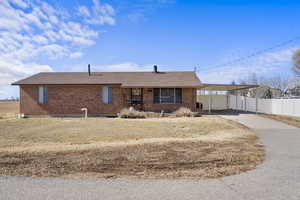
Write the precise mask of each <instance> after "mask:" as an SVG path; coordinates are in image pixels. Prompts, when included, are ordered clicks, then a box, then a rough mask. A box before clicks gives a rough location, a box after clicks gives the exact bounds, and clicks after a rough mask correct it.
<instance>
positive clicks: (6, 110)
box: [0, 101, 19, 119]
mask: <svg viewBox="0 0 300 200" xmlns="http://www.w3.org/2000/svg"><path fill="white" fill-rule="evenodd" d="M18 112H19V102H18V101H0V119H7V118H14V117H15V116H16V114H17V113H18Z"/></svg>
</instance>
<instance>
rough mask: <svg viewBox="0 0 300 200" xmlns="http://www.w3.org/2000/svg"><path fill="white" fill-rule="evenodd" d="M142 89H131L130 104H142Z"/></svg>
mask: <svg viewBox="0 0 300 200" xmlns="http://www.w3.org/2000/svg"><path fill="white" fill-rule="evenodd" d="M142 96H143V95H142V88H132V89H131V103H132V104H141V103H142Z"/></svg>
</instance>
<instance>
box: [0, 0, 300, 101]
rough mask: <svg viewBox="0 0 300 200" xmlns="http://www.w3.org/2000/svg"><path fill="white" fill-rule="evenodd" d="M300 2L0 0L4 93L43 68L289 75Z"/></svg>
mask: <svg viewBox="0 0 300 200" xmlns="http://www.w3.org/2000/svg"><path fill="white" fill-rule="evenodd" d="M299 11H300V1H289V0H273V1H271V0H269V1H267V0H265V1H264V0H261V1H256V0H252V1H237V0H226V1H225V0H219V1H216V0H215V1H213V0H210V1H209V0H201V1H200V0H198V1H192V0H190V1H189V0H184V1H183V0H122V1H120V0H102V1H101V0H72V1H63V0H45V1H42V0H1V2H0V98H6V97H10V96H18V88H17V87H12V86H10V85H9V84H10V83H11V82H13V81H15V80H19V79H21V78H24V77H27V76H29V75H32V74H34V73H38V72H40V71H86V69H87V64H89V63H90V64H91V65H92V69H93V70H94V71H145V70H151V69H152V66H153V65H154V64H156V65H158V66H159V69H160V70H168V71H170V70H177V71H180V70H185V71H186V70H188V71H192V70H193V69H194V67H197V70H198V75H199V78H200V79H201V80H202V81H204V82H209V83H229V82H231V81H232V80H236V81H239V80H241V79H245V78H247V77H248V76H250V75H251V74H252V73H256V74H257V75H258V76H273V75H277V74H280V75H282V76H291V74H292V73H291V65H292V64H291V57H292V55H293V52H294V51H295V50H296V49H297V48H298V47H300V39H299V40H296V41H294V42H292V43H289V44H287V45H284V46H281V47H279V48H275V49H273V50H272V51H268V52H266V53H263V54H261V55H259V56H256V57H253V58H251V59H246V60H243V61H241V62H234V63H231V64H228V65H222V64H223V63H227V62H229V61H232V60H235V59H237V58H240V57H243V56H247V55H249V54H251V53H253V52H256V51H258V50H261V49H265V48H268V47H271V46H274V45H276V44H278V43H281V42H284V41H287V40H289V39H292V38H295V37H297V36H300V29H299V27H300V26H299V25H300V24H299V19H300V12H299Z"/></svg>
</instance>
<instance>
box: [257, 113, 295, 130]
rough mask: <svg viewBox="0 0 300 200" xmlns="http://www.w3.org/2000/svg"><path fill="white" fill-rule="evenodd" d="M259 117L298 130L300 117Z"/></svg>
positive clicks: (266, 115)
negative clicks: (276, 121) (294, 127)
mask: <svg viewBox="0 0 300 200" xmlns="http://www.w3.org/2000/svg"><path fill="white" fill-rule="evenodd" d="M260 116H262V117H266V118H270V119H274V120H278V121H281V122H283V123H286V124H288V125H292V126H296V127H298V128H300V117H292V116H286V115H269V114H261V115H260Z"/></svg>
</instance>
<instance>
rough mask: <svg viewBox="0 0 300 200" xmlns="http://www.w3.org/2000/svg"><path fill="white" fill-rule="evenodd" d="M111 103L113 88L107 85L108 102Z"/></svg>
mask: <svg viewBox="0 0 300 200" xmlns="http://www.w3.org/2000/svg"><path fill="white" fill-rule="evenodd" d="M112 103H113V88H112V87H109V88H108V104H112Z"/></svg>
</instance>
